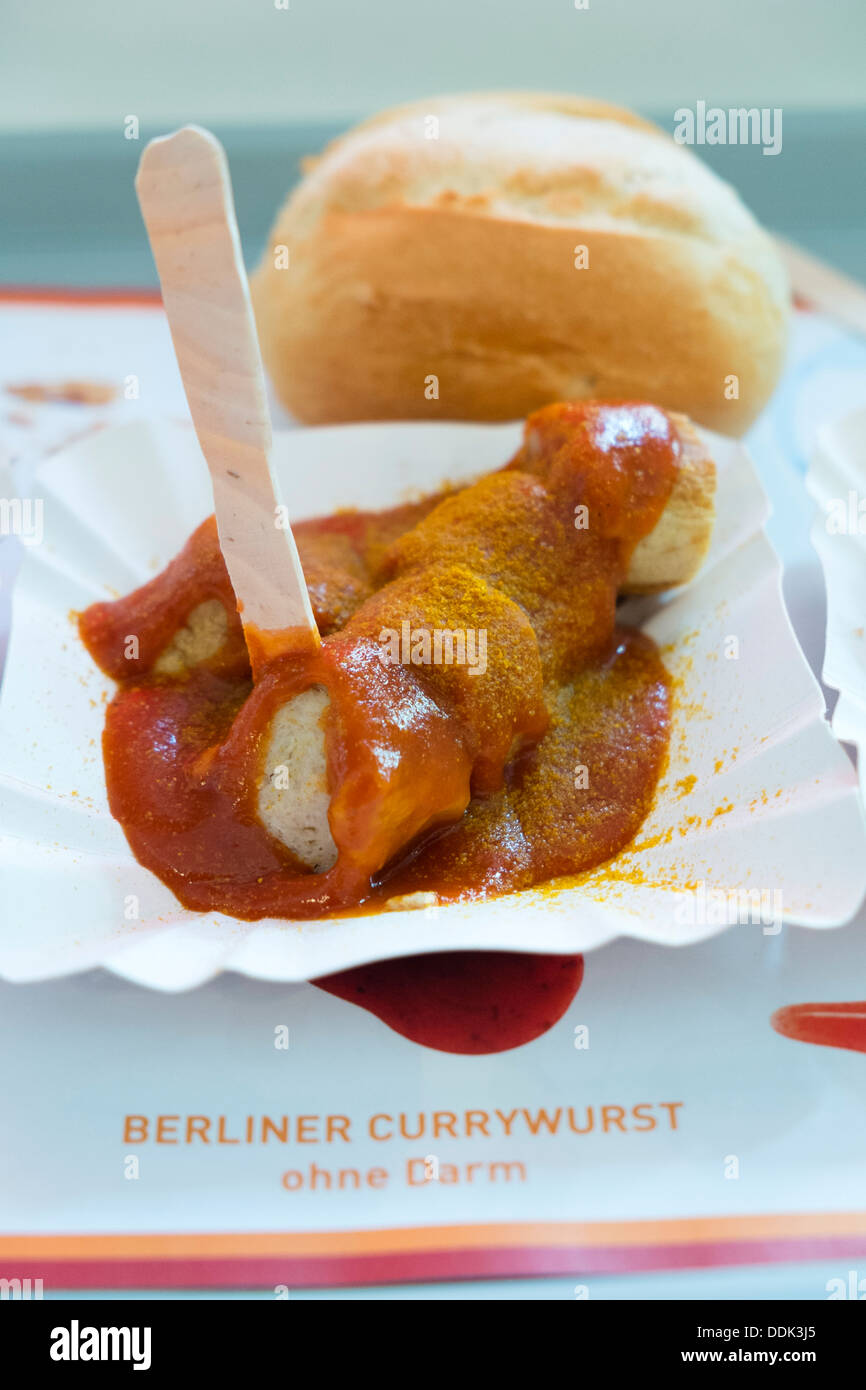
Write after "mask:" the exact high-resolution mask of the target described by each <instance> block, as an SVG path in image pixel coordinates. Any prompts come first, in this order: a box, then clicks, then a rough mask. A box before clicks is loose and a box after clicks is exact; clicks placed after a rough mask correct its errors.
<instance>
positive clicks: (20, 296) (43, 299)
mask: <svg viewBox="0 0 866 1390" xmlns="http://www.w3.org/2000/svg"><path fill="white" fill-rule="evenodd" d="M3 303H7V304H65V305H70V304H73V305H74V304H77V305H83V306H86V307H90V308H97V309H112V308H117V309H122V308H129V307H130V306H133V305H134V306H135V307H137V308H141V309H160V308H162V296H161V295H160V292H159V290H155V289H119V288H106V289H92V288H88V287H83V288H81V289H78V288H76V287H74V286H72V287H70V286H67V285H0V304H3Z"/></svg>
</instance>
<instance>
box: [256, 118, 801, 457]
mask: <svg viewBox="0 0 866 1390" xmlns="http://www.w3.org/2000/svg"><path fill="white" fill-rule="evenodd" d="M434 121H435V122H438V129H437V127H436V125H435V124H434ZM431 136H435V138H431ZM281 247H285V248H286V249H287V251H288V260H289V263H288V267H287V268H278V266H279V265H280V264H282V263H284V260H285V253H284V252H281V251H280V250H279V248H281ZM581 247H585V248H586V251H585V253H582V252H580V250H579V248H581ZM584 254H585V256H586V258H588V265H587V266H586V268H583V269H577V268H576V267H575V258H576V256H577V257H578V259H580V257H581V256H582V255H584ZM253 300H254V304H255V309H256V315H257V319H258V326H259V333H260V336H261V342H262V349H263V354H264V358H265V362H266V364H267V366H268V368H269V370H270V373H271V376H272V378H273V381H274V384H275V386H276V389H277V392H278V394H279V396H280V398H281V399H282V401H283V402H284V404H285V405H286V406H287V407H288V408H289V410H291V411H292V412H293V414H295V415H296V416H297V417H298V418H299V419H301V420H304V421H309V422H313V423H316V422H327V421H340V420H365V419H390V418H402V419H409V418H411V419H416V418H421V419H476V420H498V419H512V418H516V417H518V416H521V415H525V414H527V413H528V412H529V411H531V410H533V409H535V408H536V407H538V406H540V405H543V404H545V403H547V402H548V401H554V400H576V399H584V398H586V397H590V396H594V397H596V398H597V399H605V398H606V399H610V400H616V399H620V400H621V399H641V400H651V401H654V402H655V403H656V404H658V405H661V406H666V407H668V408H670V409H674V410H680V411H684V412H685V413H687V414H688V415H690V416H691V417H692V418H693V419H695V420H696V421H698V422H699V423H702V424H705V425H708V426H710V427H711V428H713V429H716V430H719V431H721V432H723V433H727V434H733V435H735V434H740V433H741V432H742V431H743V430H744V429H745V428H746V427H747V426H748V425H749V423H750V422H751V421H752V420H753V419H754V418H755V416H756V415H757V414H758V412H759V410H760V409H761V407H762V406H763V404H764V402H765V401H766V400H767V398H768V396H769V395H770V392H771V391H772V389H773V385H774V383H775V381H776V378H777V376H778V373H779V369H780V365H781V361H782V353H783V346H784V337H785V321H786V314H787V300H788V293H787V284H786V279H785V274H784V271H783V268H782V265H781V262H780V260H779V257H778V256H777V254H776V251H775V248H774V246H773V243H772V241H771V240H770V238H769V237H768V236H767V235H766V234H765V233H764V232H763V231H762V230H761V229H760V227H759V226H758V225H757V223H756V222H755V220H754V219H753V217H752V216H751V214H750V213H749V212H748V211H747V210H746V208H745V207H744V206H743V204H742V203H741V202H740V200H739V198H738V197H737V195H736V193H734V191H733V190H732V189H731V188H730V187H729V186H728V185H727V184H725V183H723V182H722V181H721V180H720V179H718V178H717V177H716V176H715V175H714V174H712V173H711V172H710V170H709V169H707V168H706V166H704V165H703V164H702V163H701V162H700V161H699V160H698V159H696V158H695V157H694V156H693V155H692V154H691V153H690V152H689V151H688V150H686V149H685V148H683V147H682V146H680V145H677V144H676V143H675V142H674V141H673V140H671V139H670V138H669V137H668V136H667V135H665V134H663V133H662V132H661V131H659V130H657V129H656V128H655V127H654V126H651V125H649V124H648V123H647V122H645V121H642V120H640V119H639V118H638V117H636V116H634V115H632V114H631V113H629V112H627V111H623V110H620V109H619V108H617V107H612V106H607V105H605V104H603V103H600V102H593V101H586V100H581V99H576V98H570V97H556V96H541V95H532V94H525V93H505V94H488V95H474V96H460V97H444V98H440V99H436V100H431V101H423V102H418V103H415V104H413V105H410V106H403V107H400V108H398V109H396V110H394V111H391V112H386V113H384V114H383V115H381V116H378V117H376V118H375V119H373V120H372V121H369V122H367V123H366V124H364V125H361V126H360V127H358V128H357V129H356V130H354V131H351V132H350V133H349V134H348V135H345V136H343V137H342V138H341V139H339V140H337V141H336V142H334V143H333V144H332V145H331V146H329V148H328V149H327V150H326V151H325V153H324V155H323V156H322V157H321V158H320V159H319V160H318V161H316V162H314V164H313V166H312V167H311V168H310V170H309V172H308V173H307V175H306V177H305V178H304V179H303V181H302V182H301V184H300V185H299V186H298V188H297V189H296V190H295V192H294V193H293V194H292V196H291V197H290V198H289V200H288V202H287V203H286V205H285V207H284V208H283V210H282V212H281V213H280V215H279V217H278V219H277V222H276V225H275V227H274V229H273V231H272V233H271V236H270V239H269V245H268V248H267V250H266V252H265V256H264V258H263V260H262V263H261V265H260V267H259V269H258V271H257V272H256V275H255V277H254V280H253Z"/></svg>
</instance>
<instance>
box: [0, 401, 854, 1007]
mask: <svg viewBox="0 0 866 1390" xmlns="http://www.w3.org/2000/svg"><path fill="white" fill-rule="evenodd" d="M519 437H520V426H519V425H516V424H515V425H497V426H483V425H458V424H455V425H447V424H431V425H424V424H412V425H404V424H386V425H351V426H338V427H334V428H327V429H315V430H297V431H291V432H289V433H286V434H283V435H280V436H278V437H277V439H276V441H275V455H276V459H277V463H278V467H279V468H280V471H281V473H282V476H283V482H284V490H285V495H286V498H287V500H288V502H289V504H290V506H291V507H292V514H293V515H294V516H296V517H298V518H300V517H304V516H315V515H319V514H322V513H324V512H329V511H332V510H334V509H335V508H336V507H340V506H343V507H345V506H352V505H356V506H361V507H364V508H375V507H380V506H383V505H386V504H388V503H392V502H395V501H398V500H400V499H402V498H404V497H406V496H407V495H409V494H410V493H413V492H415V493H417V492H418V491H419V490H421V491H429V490H431V489H432V488H433V487H435V486H436V485H437V484H438V483H440V482H442V481H445V480H452V481H453V480H458V479H462V478H470V477H472V476H474V475H475V474H478V473H482V472H484V471H487V470H489V469H491V468H494V467H497V466H499V465H500V464H501V463H502V462H503V461H504V460H505V459H506V458H507V457H508V456H509V454H510V453H511V452H512V451H513V449H514V448H515V447H516V445H517V442H518V439H519ZM709 442H710V447H711V449H712V452H713V454H714V457H715V458H716V460H717V462H718V464H719V488H718V515H717V522H716V528H715V534H714V539H713V544H712V549H711V552H710V555H709V557H708V560H707V562H706V564H705V566H704V568H703V570H702V572H701V574H700V576H699V577H698V579H697V580H696V582H695V583H694V584H692V585H691V586H690V587H689V588H688V589H687V590H686V591H685V592H683V593H679V594H677V595H675V596H673V597H669V598H668V599H667V600H666V601H665V600H647V599H642V600H639V601H633V602H631V603H630V604H629V605H628V606H627V609H626V610H625V612H624V614H623V616H624V617H625V618H626V620H631V621H639V622H641V623H643V624H644V625H645V627H646V630H647V631H648V632H650V633H651V634H652V635H653V636H654V637H655V639H656V640H657V641H658V642H659V643H660V644H661V646H662V648H663V650H664V653H665V658H666V661H667V664H668V667H669V669H670V670H671V671H672V673H673V675H674V677H675V678H676V682H677V707H676V714H675V721H674V728H673V736H672V740H671V758H670V766H669V768H668V771H667V773H666V776H665V778H664V783H663V785H662V787H661V789H660V792H659V795H658V797H657V800H656V804H655V807H654V809H653V811H652V813H651V815H650V817H649V819H648V820H647V822H646V823H645V824H644V826H643V828H642V830H641V832H640V834H639V836H638V838H637V841H636V843H635V844H634V845H633V846H632V847H630V848H629V850H628V851H626V852H625V853H623V854H622V855H620V856H619V857H618V858H617V859H616V860H614V861H612V863H611V864H608V865H606V866H604V867H603V868H602V869H600V870H598V871H596V872H594V873H592V874H589V875H588V876H586V877H585V878H583V879H582V880H580V881H579V882H574V883H564V882H563V883H560V884H558V885H556V886H554V887H550V886H548V887H547V888H545V889H543V890H529V891H527V892H523V893H517V894H513V895H510V896H507V897H504V898H500V899H498V900H495V901H492V902H487V903H466V904H456V905H453V906H447V907H443V908H440V909H438V910H437V911H435V912H430V911H427V912H425V911H415V912H406V911H404V912H389V913H383V914H379V915H372V916H367V917H363V916H362V917H351V918H342V919H341V918H335V919H331V920H328V921H321V922H305V923H292V922H285V921H276V920H271V921H265V922H258V923H246V922H239V921H237V920H235V919H233V918H230V917H227V916H223V915H220V914H211V913H206V914H196V913H193V912H189V911H186V910H184V909H182V908H181V907H180V906H179V905H178V903H177V901H176V900H175V898H174V897H173V895H172V894H171V893H170V892H169V890H168V889H167V888H166V887H164V886H163V884H162V883H160V882H159V880H158V879H156V878H155V877H154V876H153V875H152V874H150V873H149V872H148V871H147V870H145V869H143V868H141V867H140V866H139V865H138V863H137V862H136V861H135V859H134V858H133V857H132V855H131V853H130V851H129V848H128V846H127V843H126V840H125V838H124V836H123V833H122V831H121V829H120V827H119V825H117V823H116V822H115V821H114V820H113V819H112V817H111V815H110V814H109V811H108V807H107V802H106V794H105V785H104V778H103V768H102V758H101V751H100V738H101V733H102V724H103V716H104V705H105V700H106V699H107V698H109V696H110V694H111V683H110V682H109V681H108V680H107V679H106V678H105V677H104V676H103V675H102V674H101V673H100V672H99V671H98V670H97V669H96V667H95V666H94V665H93V663H92V661H91V660H90V657H89V656H88V655H87V652H86V651H85V650H84V648H83V647H82V646H81V644H80V642H79V640H78V637H77V634H76V629H75V623H74V612H75V611H76V610H80V609H82V608H84V607H85V606H86V605H87V604H89V603H91V602H92V601H93V600H95V599H99V598H105V597H106V596H114V595H117V594H122V593H125V592H127V591H129V590H130V589H132V588H133V587H135V586H136V585H138V584H140V583H141V582H142V581H143V580H145V579H147V578H149V577H150V576H152V575H153V574H154V573H156V571H157V570H159V569H160V568H161V567H162V566H164V565H165V564H166V562H167V561H168V560H169V559H170V558H171V556H172V555H173V554H175V553H176V551H177V550H178V549H179V548H180V546H181V545H182V544H183V542H184V541H185V539H186V537H187V535H188V534H189V532H190V531H191V530H192V529H193V527H195V526H196V525H197V524H198V523H199V522H200V521H201V520H202V519H203V518H204V517H205V516H206V515H207V514H208V513H209V512H210V510H211V498H210V486H209V481H208V477H207V472H206V469H205V466H204V461H203V459H202V457H201V454H200V451H199V448H198V445H197V443H196V440H195V437H194V435H193V433H192V431H191V430H190V429H186V428H184V427H182V426H174V425H169V424H166V423H163V424H148V423H136V424H133V425H129V426H126V427H123V428H119V429H114V430H106V431H104V432H103V433H101V434H99V435H96V436H94V437H93V438H91V439H90V440H88V441H85V442H82V443H80V444H78V445H77V446H75V447H72V448H70V449H69V450H67V451H66V452H64V453H63V454H60V455H57V456H55V457H54V458H53V459H52V460H51V461H50V463H49V464H48V466H47V467H45V469H44V470H43V472H42V473H41V475H40V487H39V492H40V495H41V496H42V497H43V498H44V528H45V538H44V542H43V543H42V544H41V545H39V546H33V547H31V548H30V549H29V550H28V553H27V557H26V560H25V564H24V567H23V570H22V573H21V576H20V579H19V583H18V586H17V591H16V595H15V605H14V614H13V629H12V640H11V647H10V652H9V659H8V664H7V671H6V677H5V684H4V689H3V696H2V704H0V768H2V770H3V776H2V782H0V834H2V839H0V879H2V885H3V886H2V892H3V903H2V915H0V973H2V974H3V975H5V976H7V977H8V978H10V979H14V980H28V979H43V978H48V977H51V976H58V975H64V974H67V973H71V972H73V971H76V970H82V969H85V968H87V967H90V966H94V965H103V966H106V967H107V968H108V969H110V970H113V971H115V972H117V973H118V974H120V975H123V976H125V977H127V978H129V979H132V980H135V981H138V982H140V983H142V984H146V985H150V986H153V987H156V988H161V989H183V988H187V987H189V986H191V985H194V984H198V983H200V982H201V981H203V980H205V979H207V978H209V977H210V976H212V975H213V974H215V973H216V972H218V971H219V970H222V969H231V970H237V971H241V972H244V973H246V974H248V975H252V976H256V977H259V978H263V979H270V980H287V981H288V980H304V979H310V978H313V977H315V976H317V975H322V974H326V973H328V972H331V971H334V970H339V969H342V968H345V967H348V966H350V965H355V964H358V963H360V962H363V961H369V960H375V959H384V958H386V957H389V956H397V955H408V954H415V953H421V952H427V951H435V950H450V949H468V948H473V947H474V948H486V949H503V950H516V951H528V952H562V953H569V952H577V951H585V950H588V949H590V948H592V947H596V946H599V945H600V944H602V943H603V942H606V941H609V940H611V939H612V938H613V937H616V936H619V935H630V936H635V937H642V938H645V939H648V940H651V941H656V942H664V943H669V944H678V945H684V944H687V943H689V942H692V941H697V940H700V939H701V938H703V937H706V936H710V935H712V934H714V933H715V932H718V931H720V930H722V929H723V928H724V927H725V926H727V925H732V924H733V923H735V922H740V923H741V924H740V925H738V926H737V928H736V929H737V930H741V931H750V932H754V933H756V934H760V933H761V932H762V931H764V930H766V931H769V932H774V931H776V930H777V929H778V925H779V923H781V922H782V921H784V922H798V923H801V924H804V925H809V926H814V927H828V926H835V925H838V924H841V923H842V922H845V921H847V920H848V919H849V918H850V917H851V916H852V915H853V914H854V912H855V910H856V909H857V907H858V905H859V903H860V901H861V899H862V897H863V894H864V890H866V832H864V823H863V815H862V811H861V807H860V801H859V796H858V792H857V784H856V777H855V775H854V773H853V770H852V767H851V764H850V762H849V760H848V758H847V756H846V755H845V753H844V751H843V750H842V749H841V748H840V746H839V745H838V743H837V742H836V740H835V739H834V737H833V735H832V733H831V731H830V729H829V727H828V725H827V724H826V722H825V719H824V704H823V699H822V696H821V694H820V690H819V688H818V686H817V683H816V681H815V680H814V678H813V676H812V674H811V672H810V671H809V669H808V667H807V665H806V662H805V660H804V659H803V656H802V654H801V652H800V649H799V647H798V645H797V642H796V639H795V637H794V634H793V632H792V629H791V626H790V624H789V622H788V618H787V615H786V613H785V609H784V606H783V603H782V598H781V588H780V567H779V562H778V560H777V557H776V555H775V552H774V551H773V549H772V547H771V545H770V543H769V541H768V540H767V538H766V536H765V534H764V531H763V524H764V522H765V520H766V516H767V511H768V506H767V500H766V497H765V495H764V493H763V491H762V489H761V487H760V484H759V483H758V480H757V478H756V476H755V472H754V469H753V467H752V464H751V462H750V460H749V458H748V456H747V454H746V453H745V452H744V451H743V450H742V449H741V448H740V447H739V446H737V445H735V444H733V443H731V442H730V441H728V440H724V439H721V438H716V437H711V438H710V440H709ZM732 639H733V640H732ZM723 894H725V895H727V896H725V897H724V898H723V896H722V895H723ZM738 894H739V896H738ZM762 894H763V895H764V896H763V898H761V895H762ZM132 895H134V897H135V899H137V901H138V903H139V905H140V906H139V916H138V919H137V920H134V921H128V920H126V919H125V915H124V909H125V904H126V903H127V901H130V900H132ZM746 895H754V896H752V897H750V898H748V899H747V897H746ZM725 903H727V904H728V906H727V908H726V907H725V906H724V904H725ZM759 903H765V904H766V905H767V906H766V912H764V910H763V909H762V911H761V915H760V916H759V915H758V908H757V905H758V904H759ZM748 904H751V906H748ZM771 907H772V910H771ZM776 917H778V922H777V921H776V920H775V919H776ZM771 923H772V924H771Z"/></svg>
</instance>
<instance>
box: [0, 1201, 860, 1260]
mask: <svg viewBox="0 0 866 1390" xmlns="http://www.w3.org/2000/svg"><path fill="white" fill-rule="evenodd" d="M859 1235H866V1212H788V1213H781V1214H776V1215H772V1216H769V1215H755V1216H718V1217H712V1216H708V1217H691V1218H687V1219H683V1220H669V1221H590V1222H577V1221H571V1222H554V1221H540V1222H539V1221H515V1222H509V1223H508V1224H506V1225H500V1224H495V1223H491V1224H489V1225H480V1226H468V1225H467V1226H408V1227H399V1228H395V1229H393V1230H371V1231H311V1232H291V1231H285V1232H283V1231H243V1232H231V1231H228V1232H220V1233H217V1232H203V1233H201V1234H196V1233H194V1232H192V1233H184V1234H168V1233H166V1234H125V1235H29V1236H22V1235H14V1236H0V1259H3V1260H14V1259H23V1258H29V1259H32V1258H34V1257H41V1258H42V1259H45V1260H106V1259H108V1260H111V1259H114V1260H121V1259H126V1260H146V1259H152V1258H159V1259H163V1260H164V1259H176V1260H182V1259H188V1258H190V1257H194V1258H196V1259H214V1260H215V1259H227V1258H228V1259H232V1258H239V1257H246V1258H251V1257H253V1258H261V1257H267V1256H283V1257H287V1256H316V1255H319V1256H325V1257H327V1256H335V1255H344V1254H352V1255H381V1254H386V1253H387V1254H390V1253H400V1252H404V1251H412V1252H418V1251H432V1250H472V1249H479V1248H483V1249H487V1250H490V1249H520V1248H522V1247H529V1246H531V1247H533V1248H535V1249H538V1248H548V1249H555V1248H559V1247H572V1246H580V1247H583V1248H588V1247H589V1248H592V1247H608V1248H609V1247H612V1246H646V1247H648V1248H652V1247H653V1246H657V1245H698V1244H705V1243H707V1242H714V1243H724V1242H727V1241H743V1240H751V1241H761V1240H771V1239H776V1238H779V1237H785V1238H788V1239H790V1238H792V1237H799V1238H809V1237H816V1236H859Z"/></svg>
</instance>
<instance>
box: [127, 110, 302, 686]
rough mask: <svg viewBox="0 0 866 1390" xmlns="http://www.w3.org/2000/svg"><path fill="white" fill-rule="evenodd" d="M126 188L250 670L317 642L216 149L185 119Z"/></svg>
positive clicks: (147, 155) (145, 157) (153, 147)
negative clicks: (159, 301) (155, 281)
mask: <svg viewBox="0 0 866 1390" xmlns="http://www.w3.org/2000/svg"><path fill="white" fill-rule="evenodd" d="M135 188H136V192H137V194H138V201H139V203H140V205H141V211H142V215H143V217H144V222H145V226H146V227H147V234H148V236H149V238H150V245H151V249H152V251H153V258H154V260H155V262H156V268H157V271H158V272H159V279H160V284H161V286H162V297H163V302H164V304H165V311H166V314H167V316H168V323H169V328H170V329H171V337H172V341H173V343H174V350H175V353H176V354H177V362H178V366H179V367H180V374H181V378H182V380H183V386H184V390H185V391H186V398H187V401H188V402H189V408H190V413H191V415H192V420H193V424H194V426H195V431H196V434H197V435H198V441H199V444H200V445H201V448H202V453H203V454H204V456H205V459H206V460H207V465H208V468H209V469H210V475H211V482H212V483H213V495H214V506H215V509H216V519H217V527H218V530H219V538H220V546H221V547H222V552H223V556H224V558H225V562H226V566H227V568H228V572H229V576H230V578H231V581H232V585H233V587H234V591H235V595H236V597H237V604H238V612H239V613H240V615H241V621H242V623H243V627H244V635H245V637H246V640H247V646H248V648H249V651H250V658H251V660H252V664H253V673H254V674H255V673H256V671H257V669H260V667H261V664H262V662H263V661H264V660H265V658H266V657H273V656H277V655H280V654H281V653H282V652H283V651H288V650H291V649H293V648H297V647H299V646H306V645H308V644H316V645H317V644H318V643H319V640H320V639H319V632H318V628H317V627H316V620H315V618H314V616H313V610H312V608H311V606H310V599H309V595H308V593H307V586H306V583H305V580H304V575H303V571H302V569H301V562H300V560H299V558H298V551H297V547H296V545H295V539H294V536H293V535H292V532H291V528H290V526H289V523H288V513H287V512H286V510H285V508H284V505H283V503H282V502H281V499H280V491H279V484H278V481H277V479H276V476H275V474H274V472H273V469H272V467H271V458H270V454H271V442H272V441H271V421H270V415H269V412H268V405H267V397H266V394H265V378H264V373H263V370H262V360H261V354H260V352H259V344H258V338H257V336H256V329H255V321H254V319H253V311H252V305H251V302H250V291H249V283H248V281H247V277H246V272H245V270H244V264H243V258H242V255H241V246H240V237H239V235H238V227H237V221H236V219H235V211H234V201H233V199H232V191H231V183H230V181H229V172H228V163H227V161H226V157H225V151H224V150H223V147H222V145H221V144H220V143H219V141H218V140H216V139H215V138H214V136H213V135H211V134H210V132H209V131H206V130H201V129H199V128H198V127H196V126H187V127H185V128H184V129H183V130H179V131H177V132H176V133H175V134H174V135H169V136H166V137H165V138H163V139H160V140H152V141H151V143H150V144H149V145H148V146H147V148H146V149H145V151H144V153H143V154H142V156H141V161H140V163H139V166H138V175H137V177H136V180H135ZM278 508H279V509H280V511H278ZM278 523H279V524H278Z"/></svg>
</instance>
